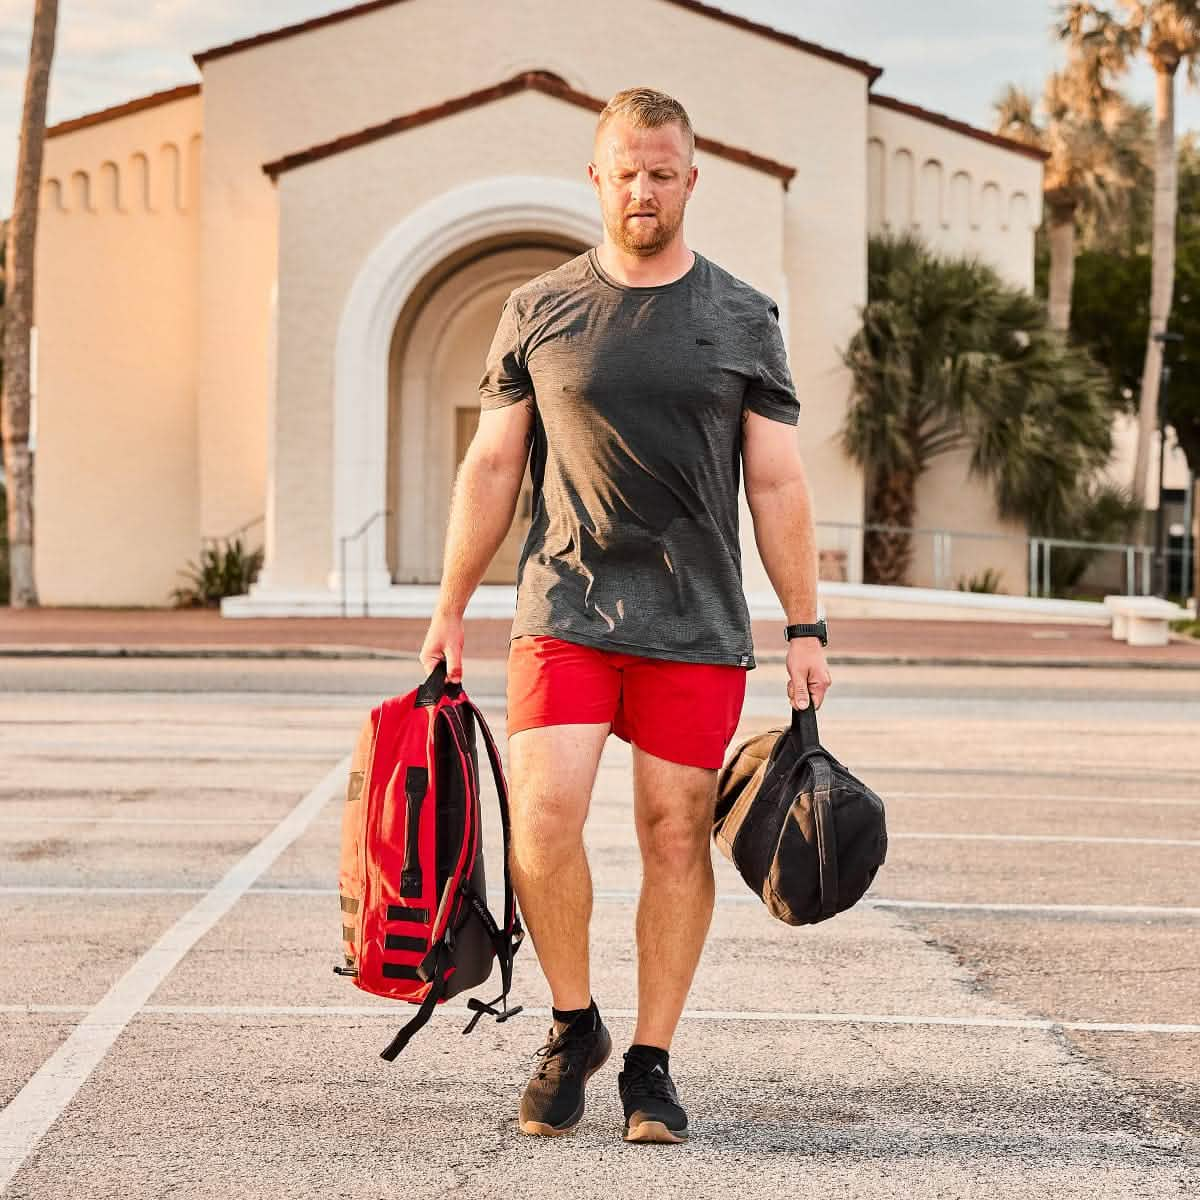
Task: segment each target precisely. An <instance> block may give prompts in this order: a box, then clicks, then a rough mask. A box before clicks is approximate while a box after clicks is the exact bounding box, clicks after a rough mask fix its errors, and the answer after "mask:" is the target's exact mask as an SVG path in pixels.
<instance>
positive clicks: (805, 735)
mask: <svg viewBox="0 0 1200 1200" xmlns="http://www.w3.org/2000/svg"><path fill="white" fill-rule="evenodd" d="M792 737H793V738H794V739H795V740H796V743H797V745H798V746H799V748H800V749H801V750H802V751H803V750H815V749H817V748H818V747H819V746H820V745H821V735H820V734H819V733H818V732H817V709H816V705H815V704H813V702H812V699H811V697H810V698H809V701H808V707H807V708H796V707H795V706H793V707H792Z"/></svg>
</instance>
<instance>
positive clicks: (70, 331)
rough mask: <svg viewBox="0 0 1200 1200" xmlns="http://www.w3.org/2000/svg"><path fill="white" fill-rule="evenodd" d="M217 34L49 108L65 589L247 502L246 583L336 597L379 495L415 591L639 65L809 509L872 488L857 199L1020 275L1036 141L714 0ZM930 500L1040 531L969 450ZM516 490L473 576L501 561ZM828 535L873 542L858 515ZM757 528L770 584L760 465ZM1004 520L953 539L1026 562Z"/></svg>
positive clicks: (51, 470)
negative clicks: (504, 329)
mask: <svg viewBox="0 0 1200 1200" xmlns="http://www.w3.org/2000/svg"><path fill="white" fill-rule="evenodd" d="M617 27H620V28H622V29H624V30H628V29H630V28H636V30H637V36H636V37H630V36H619V37H613V36H612V30H613V29H614V28H617ZM195 60H196V63H197V64H198V66H199V68H200V72H201V75H202V83H200V84H192V85H187V86H183V87H179V88H175V89H173V90H171V91H167V92H162V93H159V94H156V95H153V96H147V97H144V98H142V99H139V100H134V101H131V102H130V103H128V104H124V105H121V106H119V107H117V108H113V109H109V110H106V111H104V112H100V113H95V114H92V115H89V116H85V117H81V118H79V119H76V120H72V121H67V122H64V123H62V124H60V125H57V126H55V127H53V128H52V129H51V130H50V131H49V133H50V136H49V140H48V141H47V145H46V158H45V179H44V184H43V211H42V214H41V225H40V230H39V247H38V263H37V296H36V323H37V326H38V330H39V342H38V359H39V361H38V380H39V387H38V390H39V399H38V442H37V476H36V497H35V502H36V506H37V514H38V526H37V547H36V554H37V558H36V571H37V579H38V584H39V590H40V594H41V599H42V602H43V603H46V604H83V603H90V604H165V603H167V602H168V595H169V592H170V589H171V588H172V587H174V586H176V585H178V583H179V582H180V579H179V576H178V574H177V572H178V571H179V569H180V568H181V567H183V565H184V564H185V562H186V561H187V560H188V559H194V558H196V557H197V555H198V552H199V548H200V543H201V538H202V537H217V536H221V535H225V534H228V533H230V532H231V531H233V530H236V529H238V528H239V527H243V526H246V525H251V529H250V539H251V541H255V540H257V538H258V537H259V536H260V535H261V536H262V537H263V538H264V540H265V548H266V565H265V568H264V570H263V573H262V576H261V578H260V580H259V582H258V583H257V585H256V586H255V588H254V590H253V592H252V594H251V596H250V597H249V598H246V599H241V600H239V601H237V602H236V604H234V605H231V606H230V607H229V609H228V611H236V612H239V613H242V614H251V613H255V612H262V613H267V612H271V613H300V612H312V613H319V612H334V611H337V610H338V606H339V597H340V594H341V589H342V585H343V575H342V563H341V554H340V550H341V547H342V544H343V543H342V539H343V538H344V537H345V536H347V535H349V534H352V533H353V532H354V531H355V530H356V529H358V528H360V527H361V526H362V525H363V524H364V523H365V522H367V521H369V520H370V519H371V518H372V517H373V516H376V514H386V515H383V516H378V517H377V519H376V520H375V521H374V523H373V524H372V525H371V526H370V528H369V532H368V534H367V535H366V537H365V538H364V539H362V540H360V541H356V542H354V543H352V544H350V545H349V552H348V557H347V561H346V568H347V570H346V578H345V583H346V584H347V586H348V589H349V592H350V595H351V596H352V597H353V598H354V601H355V604H356V605H357V604H358V603H359V600H360V598H361V596H362V594H363V590H364V588H365V589H367V591H368V592H369V595H370V601H371V611H372V613H379V614H382V613H387V612H397V613H399V612H408V613H411V612H419V611H422V606H423V605H426V604H427V603H428V599H429V597H430V596H431V595H432V591H433V586H434V585H436V583H437V581H438V578H439V575H440V567H441V555H442V548H443V539H444V533H445V527H446V520H447V514H448V507H449V499H450V493H451V485H452V481H453V478H454V472H455V469H456V466H457V463H458V462H459V460H460V459H461V457H462V454H463V452H464V450H465V446H466V444H467V442H468V441H469V440H470V437H471V433H472V431H473V429H474V427H475V422H476V421H477V419H478V407H477V399H476V389H477V385H478V382H479V377H480V375H481V373H482V369H483V360H484V354H485V351H486V349H487V345H488V342H489V340H490V338H491V334H492V332H493V330H494V328H495V323H496V318H497V315H498V313H499V310H500V306H501V304H502V302H503V300H504V298H505V296H506V295H507V293H508V291H509V290H510V289H511V288H513V287H514V286H516V285H517V284H518V283H520V282H522V281H523V280H525V279H527V278H529V277H530V276H532V275H534V274H536V273H538V272H540V271H543V270H546V269H549V268H550V267H553V266H555V265H557V264H558V263H559V262H562V261H563V260H564V259H566V258H568V257H570V256H572V255H575V254H577V253H579V252H580V251H581V250H582V249H584V248H585V247H586V246H588V245H593V244H596V243H598V242H599V241H600V240H601V224H600V213H599V205H598V202H597V200H596V197H595V195H594V193H593V192H592V190H591V186H590V185H589V184H588V182H587V173H586V165H587V162H588V159H589V157H590V154H591V148H592V136H593V132H594V128H595V122H596V116H597V113H598V112H599V110H600V109H601V108H602V107H603V105H604V104H605V103H606V102H607V100H608V98H609V97H610V96H611V95H612V94H613V93H614V92H616V91H618V90H620V89H622V88H626V87H630V86H635V85H647V86H652V87H656V88H660V89H662V90H663V91H666V92H669V93H670V94H672V95H673V96H675V97H676V98H678V99H679V100H680V101H681V102H682V103H683V104H684V106H685V107H686V108H687V110H688V113H689V115H690V117H691V119H692V122H693V125H694V128H695V131H696V134H697V152H696V163H697V165H698V167H699V178H698V182H697V186H696V191H695V194H694V196H693V198H692V200H691V201H690V203H689V205H688V215H687V222H686V226H685V228H686V235H687V240H688V242H689V244H690V245H692V246H693V247H695V248H696V249H698V250H700V251H701V252H702V253H704V254H705V255H707V256H708V257H710V258H712V259H714V260H716V261H717V262H718V263H720V264H721V265H722V266H724V267H725V268H727V269H728V270H730V271H732V272H733V273H734V274H736V275H739V276H741V277H742V278H743V279H746V280H747V281H749V282H750V283H752V284H754V285H755V286H756V287H758V288H761V289H762V290H763V291H765V292H767V293H768V294H769V295H771V296H773V297H774V298H775V299H776V300H777V301H778V302H779V304H780V308H781V315H782V323H783V328H784V333H785V336H786V339H787V345H788V353H789V358H790V362H791V366H792V372H793V375H794V377H795V380H796V384H797V389H798V392H799V395H800V399H801V405H802V409H801V417H800V424H799V427H798V429H797V430H796V434H795V436H797V437H798V438H799V440H800V443H801V448H802V451H803V454H804V458H805V462H806V465H807V469H808V472H809V478H810V481H811V484H812V489H813V494H814V500H815V504H816V509H817V512H816V516H817V519H818V521H822V522H845V523H849V524H853V523H855V522H860V521H861V520H862V515H863V481H862V478H861V473H860V472H859V470H858V469H857V468H856V467H855V466H854V465H853V464H852V463H851V462H850V461H849V460H847V459H846V458H845V456H844V455H843V454H842V453H841V451H840V450H839V449H838V447H837V442H836V437H837V433H838V430H839V428H840V426H841V424H842V420H843V417H844V414H845V411H846V407H847V403H848V398H849V379H848V375H847V373H846V371H845V370H844V368H843V367H842V365H841V358H840V353H841V350H842V348H843V347H844V346H845V345H846V343H847V341H848V340H849V338H850V337H851V336H852V334H853V332H854V330H855V328H856V327H857V323H858V313H859V309H860V307H861V305H862V304H863V303H864V302H865V299H866V249H867V237H868V233H869V232H871V231H873V230H876V229H880V228H884V227H888V228H893V229H902V228H912V229H915V230H917V231H919V232H920V233H921V234H922V235H923V236H925V237H926V238H927V239H928V240H929V241H930V242H932V244H933V245H934V246H936V247H938V248H941V249H944V250H951V251H965V252H978V253H980V254H981V255H983V256H984V257H986V258H987V259H989V260H990V261H992V262H993V263H994V264H995V265H996V266H997V267H998V268H999V269H1000V270H1001V271H1002V272H1003V273H1004V274H1005V275H1006V276H1007V277H1008V278H1010V279H1012V280H1013V281H1015V282H1017V283H1019V284H1022V285H1024V286H1031V285H1032V273H1033V236H1034V231H1035V229H1036V228H1037V226H1038V224H1039V222H1040V220H1041V194H1042V187H1041V176H1042V162H1041V157H1040V155H1038V154H1037V153H1036V152H1034V151H1030V150H1028V149H1026V148H1024V147H1021V146H1017V145H1015V144H1013V143H1010V142H1006V141H1004V140H1003V139H1000V138H997V137H995V136H993V135H991V134H988V133H984V132H982V131H979V130H975V129H972V128H970V127H968V126H965V125H963V124H961V123H959V122H956V121H954V120H951V119H949V118H946V117H942V116H939V115H937V114H933V113H928V112H925V111H923V110H920V109H917V108H914V107H912V106H911V105H907V104H904V103H902V102H900V101H897V100H894V99H890V98H887V97H885V96H883V95H880V94H878V93H877V92H876V91H875V90H874V89H875V85H876V81H877V79H878V77H879V75H880V73H881V72H880V70H879V68H877V67H874V66H872V65H870V64H868V63H866V62H863V61H860V60H858V59H856V58H853V57H850V56H848V55H845V54H842V53H838V52H835V51H832V50H828V49H824V48H822V47H819V46H815V45H812V44H810V43H807V42H804V41H801V40H799V39H797V38H795V37H792V36H790V35H785V34H782V33H779V32H777V31H775V30H772V29H768V28H766V27H763V26H760V25H756V24H754V23H752V22H750V21H747V20H744V19H742V18H740V17H733V16H730V15H729V14H727V13H724V12H721V11H719V10H717V9H714V8H711V7H708V6H706V5H704V4H700V3H696V2H695V0H639V2H638V3H633V0H625V2H623V3H615V4H605V5H597V4H592V3H587V2H585V0H571V2H564V0H504V2H503V3H493V2H490V0H488V2H485V0H372V2H370V3H364V4H360V5H358V6H357V7H354V8H349V9H345V10H343V11H340V12H336V13H332V14H330V15H328V16H326V17H321V18H318V19H315V20H311V21H306V22H304V23H302V24H299V25H295V26H290V27H288V28H284V29H277V30H273V31H270V32H267V33H263V34H262V35H260V36H257V37H253V38H248V39H245V40H243V41H239V42H235V43H233V44H231V45H227V46H221V47H217V48H215V49H210V50H207V51H204V52H203V53H200V54H197V55H196V56H195ZM526 486H527V487H528V483H527V484H526ZM918 501H919V506H918V512H917V523H918V524H919V525H942V526H948V527H951V528H957V529H975V530H979V531H983V532H1007V533H1013V534H1017V535H1019V534H1021V533H1023V530H1021V529H1019V528H1017V527H1014V526H1012V525H1011V524H1010V523H1001V522H1000V521H998V519H997V518H996V516H995V513H994V509H993V505H992V500H991V496H990V493H989V492H988V491H987V490H986V489H985V488H983V487H981V486H980V485H978V484H976V483H975V482H973V481H969V480H968V479H967V477H966V470H965V460H964V459H963V458H959V457H954V456H950V457H947V458H944V459H941V460H939V461H938V462H937V463H936V464H935V466H934V468H933V469H932V470H931V471H930V472H929V473H928V475H927V476H926V477H925V478H924V479H923V480H922V482H921V485H920V492H919V497H918ZM527 513H528V508H527V506H526V505H525V504H522V505H521V506H519V508H518V515H517V518H516V521H515V522H514V528H513V531H512V532H511V533H510V535H509V538H508V540H507V542H506V543H505V545H504V547H503V549H502V550H501V552H500V554H498V555H497V558H496V560H495V562H494V563H493V566H492V569H491V570H490V572H489V573H488V575H487V577H486V578H485V581H484V582H485V583H494V584H501V585H503V584H507V585H510V586H511V584H512V582H513V575H514V570H515V565H516V561H517V554H518V551H519V547H520V539H521V536H522V535H523V530H524V523H525V519H526V517H527ZM254 522H259V523H258V524H253V523H254ZM821 538H822V543H823V545H826V546H828V547H831V548H832V547H837V546H838V545H839V544H840V545H841V546H842V547H843V548H846V549H848V550H849V556H848V571H849V578H850V579H851V580H854V579H856V578H858V572H859V569H860V565H859V562H858V556H857V541H856V539H855V537H854V536H853V535H849V534H845V533H839V532H838V531H837V530H835V529H833V528H831V527H826V528H823V529H822V531H821ZM847 539H848V540H847ZM742 541H743V562H744V570H745V586H746V590H747V592H748V593H750V594H751V595H755V594H763V593H769V590H770V585H769V582H768V581H767V577H766V574H765V572H764V570H763V568H762V566H761V563H760V561H759V557H758V554H757V550H756V548H755V545H754V538H753V530H752V525H751V522H750V519H749V512H748V509H746V508H745V504H744V500H743V508H742ZM991 545H992V547H993V549H991V550H989V549H988V544H987V543H979V546H978V547H977V549H978V554H977V555H976V550H969V549H967V548H964V549H963V550H962V552H961V553H962V556H963V557H962V558H961V559H959V560H956V562H955V569H956V571H957V572H961V573H969V572H971V571H974V570H979V569H981V568H982V567H983V566H987V565H992V566H997V567H1000V568H1002V569H1004V571H1005V575H1006V579H1007V580H1008V584H1009V588H1010V590H1018V591H1019V590H1023V581H1024V570H1025V563H1024V558H1023V555H1024V551H1023V548H1022V547H1021V544H1020V543H1019V542H1018V541H1016V540H1014V541H1013V542H1011V543H1008V542H996V543H992V544H991ZM917 549H918V557H917V565H916V569H915V571H914V582H921V581H922V580H921V578H920V577H921V574H922V571H923V570H925V567H926V565H927V564H923V561H922V555H923V554H924V553H926V552H927V549H928V548H924V549H923V548H922V547H921V546H920V545H918V548H917ZM972 555H976V557H975V558H972ZM1014 585H1015V588H1014ZM426 611H427V610H426Z"/></svg>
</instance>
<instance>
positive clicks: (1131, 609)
mask: <svg viewBox="0 0 1200 1200" xmlns="http://www.w3.org/2000/svg"><path fill="white" fill-rule="evenodd" d="M1104 607H1105V608H1107V609H1108V610H1109V611H1110V612H1111V613H1112V635H1113V640H1114V641H1117V642H1128V643H1129V645H1131V646H1165V645H1166V644H1167V643H1168V642H1169V641H1170V632H1171V631H1170V628H1169V626H1168V622H1170V621H1177V620H1180V619H1181V618H1183V617H1186V616H1188V615H1189V613H1188V611H1187V609H1185V608H1180V607H1179V605H1178V604H1172V603H1171V602H1170V601H1169V600H1163V599H1160V598H1159V597H1158V596H1105V597H1104Z"/></svg>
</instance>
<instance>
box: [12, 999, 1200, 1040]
mask: <svg viewBox="0 0 1200 1200" xmlns="http://www.w3.org/2000/svg"><path fill="white" fill-rule="evenodd" d="M86 1011H88V1010H87V1009H82V1008H72V1007H70V1006H68V1005H61V1004H29V1005H25V1004H2V1005H0V1013H31V1014H45V1015H51V1016H57V1015H68V1014H72V1013H81V1012H86ZM397 1011H403V1010H398V1009H397V1008H396V1007H395V1006H393V1005H387V1006H384V1005H380V1004H372V1005H365V1004H357V1005H355V1004H344V1005H338V1004H328V1005H321V1004H315V1005H302V1004H291V1005H289V1004H278V1005H275V1004H243V1005H238V1004H233V1005H230V1004H146V1005H144V1006H143V1007H142V1009H141V1010H140V1012H141V1015H143V1016H164V1017H378V1018H380V1019H386V1020H388V1021H395V1020H396V1013H397ZM438 1013H439V1015H443V1016H449V1017H455V1018H461V1017H466V1016H469V1015H470V1010H469V1009H468V1008H467V1007H466V1006H465V1005H451V1004H447V1005H445V1006H444V1007H442V1008H440V1009H439V1010H438ZM521 1015H522V1016H525V1017H537V1018H539V1019H544V1018H546V1017H548V1016H550V1010H549V1009H548V1008H536V1007H527V1006H523V1007H522V1009H521ZM604 1015H605V1016H608V1017H613V1018H617V1019H622V1020H636V1018H637V1015H638V1014H637V1009H634V1008H606V1009H605V1010H604ZM681 1019H682V1020H684V1021H773V1022H778V1023H780V1024H785V1025H786V1024H797V1025H806V1024H807V1025H906V1026H921V1025H927V1026H928V1025H934V1026H946V1027H949V1028H954V1029H1046V1030H1050V1029H1070V1030H1074V1031H1077V1032H1081V1033H1160V1034H1198V1033H1200V1024H1198V1025H1181V1024H1165V1023H1154V1022H1132V1021H1073V1020H1063V1019H1059V1018H1050V1019H1047V1018H1038V1017H966V1016H960V1017H956V1016H926V1015H913V1014H909V1013H822V1012H762V1011H757V1010H754V1009H706V1008H693V1009H685V1010H684V1012H683V1016H682V1018H681Z"/></svg>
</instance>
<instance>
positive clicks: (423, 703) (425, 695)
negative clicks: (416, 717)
mask: <svg viewBox="0 0 1200 1200" xmlns="http://www.w3.org/2000/svg"><path fill="white" fill-rule="evenodd" d="M461 691H462V684H461V683H447V682H446V660H445V659H444V658H439V659H438V660H437V663H436V665H435V666H434V668H433V670H432V671H430V672H429V678H428V679H426V680H425V682H424V683H422V684H421V685H420V686H419V687H418V688H417V698H416V699H415V700H414V701H413V708H432V707H433V706H434V705H435V704H436V703H437V702H438V701H439V700H440V699H441V698H442V697H443V696H449V697H451V698H452V699H453V698H454V697H455V696H457V695H458V694H459V692H461Z"/></svg>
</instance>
